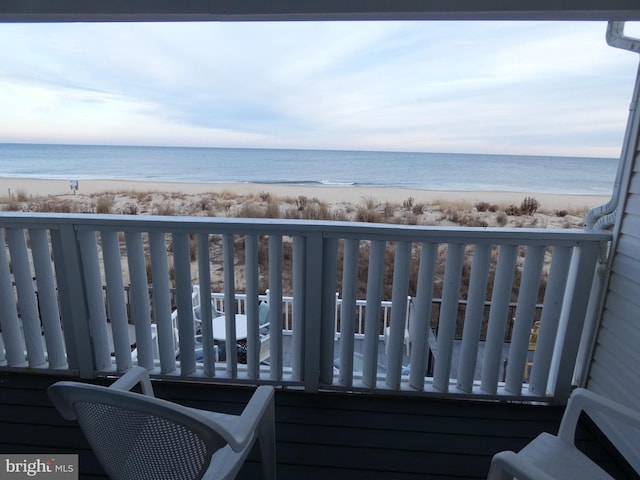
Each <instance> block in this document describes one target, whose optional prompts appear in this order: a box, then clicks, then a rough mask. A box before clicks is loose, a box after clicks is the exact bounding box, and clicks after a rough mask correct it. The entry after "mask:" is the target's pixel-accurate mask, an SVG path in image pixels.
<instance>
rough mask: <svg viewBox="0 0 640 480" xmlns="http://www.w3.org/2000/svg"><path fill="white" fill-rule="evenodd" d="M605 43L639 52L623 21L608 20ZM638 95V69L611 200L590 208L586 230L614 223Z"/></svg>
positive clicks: (639, 44)
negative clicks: (628, 35)
mask: <svg viewBox="0 0 640 480" xmlns="http://www.w3.org/2000/svg"><path fill="white" fill-rule="evenodd" d="M606 38H607V44H608V45H610V46H612V47H615V48H621V49H623V50H629V51H630V52H636V53H640V39H636V38H631V37H627V36H625V35H624V22H609V24H608V25H607V35H606ZM639 96H640V71H639V72H638V75H636V83H635V87H634V90H633V96H632V99H631V105H630V106H629V119H628V121H627V128H626V131H625V135H624V142H623V144H622V152H621V157H620V163H619V164H618V170H617V172H616V178H615V181H614V185H613V193H612V196H611V200H609V202H607V203H606V204H604V205H601V206H599V207H595V208H593V209H591V210H590V211H589V212H588V213H587V215H586V217H585V219H584V227H585V229H586V230H605V229H607V228H609V227H611V226H613V224H614V223H615V219H616V213H615V211H616V208H617V207H618V203H619V201H620V189H621V183H622V180H623V178H624V173H625V167H626V165H627V164H628V163H630V162H631V161H632V160H633V155H632V156H631V158H630V156H629V152H630V151H633V150H631V148H630V147H631V146H634V147H635V138H633V137H634V136H635V134H636V132H637V129H636V128H635V127H636V125H635V123H636V121H637V118H636V117H635V111H636V108H637V106H638V100H639Z"/></svg>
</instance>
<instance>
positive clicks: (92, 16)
mask: <svg viewBox="0 0 640 480" xmlns="http://www.w3.org/2000/svg"><path fill="white" fill-rule="evenodd" d="M287 20H640V1H639V0H0V22H147V21H149V22H169V21H287Z"/></svg>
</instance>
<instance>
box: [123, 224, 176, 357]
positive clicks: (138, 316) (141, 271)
mask: <svg viewBox="0 0 640 480" xmlns="http://www.w3.org/2000/svg"><path fill="white" fill-rule="evenodd" d="M124 238H125V245H126V247H127V261H128V265H129V280H130V281H131V298H132V307H133V308H132V315H133V323H134V327H135V332H136V347H137V348H138V365H140V366H142V367H144V368H146V369H151V368H153V344H152V342H151V309H150V307H149V286H148V280H147V265H146V262H145V258H144V245H143V242H142V233H141V232H126V233H125V235H124ZM176 270H177V269H176ZM176 276H177V273H176Z"/></svg>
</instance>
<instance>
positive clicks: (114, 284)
mask: <svg viewBox="0 0 640 480" xmlns="http://www.w3.org/2000/svg"><path fill="white" fill-rule="evenodd" d="M100 238H101V240H102V256H103V260H104V274H105V280H106V282H107V301H108V302H109V317H110V318H109V319H110V321H111V330H112V333H113V347H114V349H115V354H116V365H117V368H118V371H119V372H124V371H126V370H128V369H129V368H131V364H132V362H131V341H130V340H129V322H128V319H127V307H126V304H125V301H124V282H123V281H122V263H121V258H120V242H119V240H118V232H115V231H112V230H104V231H102V232H100ZM136 343H138V342H136ZM138 352H140V349H138ZM138 364H139V365H141V366H145V364H144V362H141V361H140V354H139V355H138ZM147 368H149V367H147Z"/></svg>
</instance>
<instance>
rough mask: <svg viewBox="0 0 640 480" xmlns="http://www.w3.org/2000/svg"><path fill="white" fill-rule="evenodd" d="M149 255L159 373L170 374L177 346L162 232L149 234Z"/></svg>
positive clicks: (174, 365) (165, 246)
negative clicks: (172, 320)
mask: <svg viewBox="0 0 640 480" xmlns="http://www.w3.org/2000/svg"><path fill="white" fill-rule="evenodd" d="M149 255H150V260H149V262H150V263H151V282H152V285H153V314H154V318H155V321H156V336H157V339H156V340H157V342H158V357H159V359H160V372H161V373H171V372H175V371H176V353H175V352H176V346H177V345H175V341H176V339H175V335H174V331H173V329H174V325H173V324H172V322H171V298H170V289H169V262H168V261H167V239H166V236H165V233H164V232H151V233H149Z"/></svg>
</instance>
